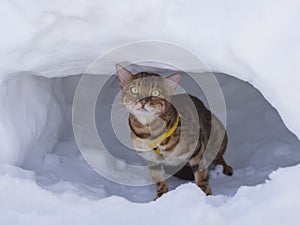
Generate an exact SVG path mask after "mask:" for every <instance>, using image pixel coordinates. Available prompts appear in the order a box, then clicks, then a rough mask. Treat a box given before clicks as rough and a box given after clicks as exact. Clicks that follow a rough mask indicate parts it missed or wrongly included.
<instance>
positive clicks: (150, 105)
mask: <svg viewBox="0 0 300 225" xmlns="http://www.w3.org/2000/svg"><path fill="white" fill-rule="evenodd" d="M116 69H117V75H118V78H119V81H120V87H121V88H122V103H123V105H124V106H125V108H127V110H128V111H130V113H132V114H134V115H135V116H137V117H139V116H155V115H160V114H162V113H164V111H165V109H166V107H167V102H168V101H169V100H170V99H171V97H172V95H173V93H174V91H175V89H176V87H177V85H178V82H179V81H180V79H181V77H182V74H181V73H175V74H173V75H170V76H168V77H166V78H163V77H161V76H159V75H158V74H154V73H146V72H140V73H137V74H135V75H134V74H132V73H131V72H130V71H128V70H127V69H125V68H124V67H122V66H120V65H116Z"/></svg>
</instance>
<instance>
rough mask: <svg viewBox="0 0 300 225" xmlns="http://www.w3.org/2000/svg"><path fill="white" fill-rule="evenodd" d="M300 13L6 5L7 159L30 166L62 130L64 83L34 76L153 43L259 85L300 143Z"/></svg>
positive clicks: (295, 9)
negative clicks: (175, 46)
mask: <svg viewBox="0 0 300 225" xmlns="http://www.w3.org/2000/svg"><path fill="white" fill-rule="evenodd" d="M299 9H300V2H299V1H292V0H290V1H268V0H265V1H258V0H257V1H253V0H252V1H248V0H247V1H242V2H241V1H236V0H232V1H226V2H224V1H217V0H212V1H204V0H200V1H190V2H185V1H181V0H176V1H173V2H172V4H169V3H168V2H167V1H161V0H159V1H158V0H157V1H141V2H136V3H135V4H132V3H131V1H122V2H119V1H109V2H106V3H103V2H99V1H96V0H91V1H83V0H76V1H74V2H73V3H72V4H70V3H69V1H65V0H63V1H58V0H57V1H56V0H55V1H51V3H49V2H47V1H37V0H32V1H30V2H25V1H18V0H16V1H5V0H3V1H1V9H0V14H1V15H2V16H3V19H2V20H1V22H0V24H1V27H2V30H3V31H5V32H3V33H2V35H1V42H0V49H1V51H0V60H1V65H0V73H1V88H0V98H1V102H0V104H1V107H0V110H1V112H0V115H1V119H0V134H1V135H0V137H1V144H0V146H1V155H0V161H1V162H6V163H10V164H15V165H20V164H21V163H22V161H23V159H24V158H25V157H28V155H30V156H31V155H32V156H36V155H38V154H43V153H45V152H49V151H51V149H52V148H53V146H54V145H55V144H56V141H57V138H58V137H59V136H60V134H61V132H62V129H63V128H62V126H61V124H62V123H61V121H62V120H63V119H64V110H66V109H64V105H66V104H65V103H64V101H66V99H65V96H64V95H63V94H62V93H61V91H62V89H61V88H59V85H60V84H61V81H58V82H55V80H54V81H53V82H46V81H45V80H44V79H40V78H38V77H36V76H31V75H30V74H34V75H40V76H44V77H49V78H50V77H52V78H53V77H64V76H68V75H73V74H80V73H82V72H83V71H84V70H85V69H86V68H87V66H88V65H89V64H90V63H92V61H93V60H95V59H96V58H97V57H99V56H101V55H103V54H105V53H106V52H108V51H109V50H111V49H112V48H115V47H117V46H119V45H121V44H125V43H128V42H132V41H139V40H149V39H152V40H153V39H154V40H162V41H167V42H171V43H176V44H178V45H180V46H182V47H184V48H187V49H189V50H191V51H192V52H194V53H195V54H196V55H198V56H199V57H200V58H201V59H202V60H203V61H204V62H206V63H207V64H208V66H209V67H210V68H211V69H212V70H213V71H216V72H223V73H227V74H231V75H233V76H235V77H237V78H239V79H242V80H245V81H248V82H249V83H251V84H253V85H254V86H255V87H256V88H257V89H259V90H260V91H261V93H262V94H263V95H264V97H265V98H266V99H267V100H268V101H269V102H270V103H271V104H272V105H273V106H274V107H275V108H276V109H277V110H278V112H279V114H280V115H281V117H282V119H283V121H284V123H285V124H286V126H287V127H288V128H289V129H290V130H291V131H292V132H293V133H295V134H296V135H297V137H298V138H299V137H300V120H299V119H298V118H297V116H298V115H299V114H300V106H299V104H297V103H298V102H299V100H300V97H299V94H298V86H299V84H300V78H299V77H298V76H297V75H298V74H299V72H300V65H299V61H300V45H299V40H300V26H299V21H300V13H299V12H300V10H299ZM114 63H118V62H111V64H112V65H113V64H114ZM195 72H196V71H195ZM23 74H27V75H26V79H25V78H22V76H23ZM57 79H60V78H57ZM61 79H62V78H61ZM35 146H44V148H43V150H42V151H41V150H40V149H39V151H37V150H35Z"/></svg>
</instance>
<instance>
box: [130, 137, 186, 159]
mask: <svg viewBox="0 0 300 225" xmlns="http://www.w3.org/2000/svg"><path fill="white" fill-rule="evenodd" d="M132 144H133V145H134V148H135V149H136V151H137V153H138V154H139V155H140V156H141V157H142V158H144V159H145V160H147V161H150V162H156V163H163V164H166V165H178V164H180V163H182V162H183V161H186V158H187V155H185V154H176V153H178V152H180V149H179V148H180V145H177V146H175V148H174V149H172V150H169V149H168V148H167V146H164V145H160V144H158V145H157V146H158V149H159V151H154V150H153V149H152V148H151V147H150V142H146V141H138V140H136V139H135V140H133V142H132Z"/></svg>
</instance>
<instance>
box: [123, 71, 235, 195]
mask: <svg viewBox="0 0 300 225" xmlns="http://www.w3.org/2000/svg"><path fill="white" fill-rule="evenodd" d="M117 71H118V72H117V74H118V77H119V80H120V86H121V88H122V90H123V91H122V103H123V105H124V106H125V108H126V109H127V110H128V111H129V112H130V114H129V126H130V130H131V142H132V144H133V146H134V148H135V149H136V151H137V152H138V154H139V155H140V156H142V157H143V158H144V159H145V160H146V162H147V164H148V166H149V169H150V172H151V175H152V177H153V180H154V181H155V183H156V192H157V198H158V197H160V196H161V195H162V194H164V193H166V192H167V191H168V186H167V182H166V180H165V171H164V165H166V166H174V167H176V168H179V169H180V168H181V167H182V166H184V165H186V163H188V164H189V165H190V167H191V170H192V171H193V173H194V177H195V180H196V183H197V185H198V186H199V187H200V188H201V189H202V190H203V191H204V192H205V193H206V194H207V195H210V194H212V191H211V188H210V184H209V176H208V169H207V168H208V166H209V164H210V163H211V162H212V163H213V164H214V165H216V164H221V165H223V168H224V171H223V172H224V173H225V174H227V175H232V173H233V170H232V168H231V167H230V166H229V165H228V164H227V163H226V162H225V160H224V158H223V154H224V153H225V150H226V145H227V134H226V131H225V128H224V126H223V125H222V123H221V122H220V121H219V120H218V119H217V118H216V117H215V116H214V115H213V114H212V113H211V112H210V111H209V110H208V109H207V108H206V107H205V106H204V104H203V103H202V102H201V101H200V100H199V99H198V98H196V97H194V96H191V95H187V94H180V95H173V93H174V91H175V88H176V86H177V84H178V82H179V80H180V78H181V75H180V74H174V75H171V76H169V77H167V78H161V77H160V76H159V75H158V74H153V73H146V72H141V73H138V74H135V75H133V74H131V73H130V72H129V71H128V70H126V69H125V68H123V67H120V66H117ZM133 86H134V87H137V88H138V90H139V92H138V94H132V93H131V91H130V90H131V88H132V87H133ZM153 90H158V91H159V92H160V95H159V96H151V93H152V92H153ZM178 113H179V114H180V115H181V117H180V121H179V124H178V126H177V128H176V129H175V131H174V133H172V135H171V136H170V137H168V138H166V139H165V140H163V141H162V142H161V143H160V144H159V148H160V149H161V150H162V151H161V152H162V155H158V154H156V153H155V152H154V151H153V150H152V149H150V147H149V143H151V142H153V140H155V139H156V138H157V137H159V136H160V135H162V134H163V133H165V132H166V131H167V130H168V129H170V128H171V127H172V126H173V125H174V123H175V121H176V118H177V115H178ZM210 139H211V140H212V141H211V143H210V142H209V140H210ZM217 143H219V145H217ZM177 171H178V169H177V170H176V171H174V173H175V172H177Z"/></svg>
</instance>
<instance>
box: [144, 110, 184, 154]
mask: <svg viewBox="0 0 300 225" xmlns="http://www.w3.org/2000/svg"><path fill="white" fill-rule="evenodd" d="M179 119H180V114H179V113H178V115H177V118H176V121H175V123H174V125H173V126H172V127H171V128H170V129H169V130H168V131H167V132H166V133H163V134H162V135H160V136H159V137H158V138H156V139H155V140H154V141H153V142H152V143H150V144H149V147H150V148H151V149H152V150H153V151H154V152H155V153H156V154H158V155H160V156H161V155H162V154H161V150H160V149H159V147H158V145H159V144H160V143H161V142H163V141H164V140H165V139H167V138H168V137H170V136H171V135H172V134H173V133H174V131H175V130H176V128H177V126H178V123H179Z"/></svg>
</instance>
